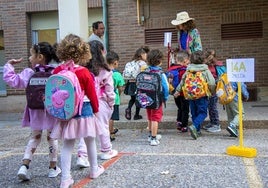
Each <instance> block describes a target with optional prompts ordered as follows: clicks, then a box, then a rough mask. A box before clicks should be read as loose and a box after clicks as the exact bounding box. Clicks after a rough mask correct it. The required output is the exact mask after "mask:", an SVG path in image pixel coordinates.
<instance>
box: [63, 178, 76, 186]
mask: <svg viewBox="0 0 268 188" xmlns="http://www.w3.org/2000/svg"><path fill="white" fill-rule="evenodd" d="M73 184H74V180H73V178H71V177H70V178H68V179H67V180H62V181H61V182H60V188H69V187H71V186H72V185H73Z"/></svg>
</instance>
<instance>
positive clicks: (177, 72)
mask: <svg viewBox="0 0 268 188" xmlns="http://www.w3.org/2000/svg"><path fill="white" fill-rule="evenodd" d="M182 71H183V72H182ZM185 71H186V67H181V66H171V67H170V68H169V69H168V70H167V72H166V76H167V78H170V77H171V78H172V86H173V87H174V88H176V87H177V86H178V85H179V83H180V82H181V77H182V73H184V72H185Z"/></svg>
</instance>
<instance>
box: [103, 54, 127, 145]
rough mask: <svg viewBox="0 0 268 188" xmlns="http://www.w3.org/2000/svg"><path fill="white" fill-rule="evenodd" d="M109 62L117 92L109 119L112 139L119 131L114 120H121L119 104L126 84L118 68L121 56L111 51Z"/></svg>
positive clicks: (112, 139) (107, 58)
mask: <svg viewBox="0 0 268 188" xmlns="http://www.w3.org/2000/svg"><path fill="white" fill-rule="evenodd" d="M106 60H107V63H108V65H109V67H110V69H111V70H113V80H114V92H115V95H116V96H115V104H114V111H113V114H112V117H111V119H110V121H109V129H110V139H111V141H114V140H115V134H116V133H117V132H118V129H117V128H115V129H114V120H119V105H120V95H121V93H122V91H123V86H124V85H125V81H124V78H123V76H122V74H121V73H120V72H118V71H117V70H116V69H117V68H118V64H119V56H118V54H117V53H115V52H113V51H110V52H108V53H107V55H106Z"/></svg>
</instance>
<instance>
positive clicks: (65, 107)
mask: <svg viewBox="0 0 268 188" xmlns="http://www.w3.org/2000/svg"><path fill="white" fill-rule="evenodd" d="M61 66H63V70H61V71H60V72H58V73H57V74H53V75H52V76H50V77H49V79H48V80H47V84H46V91H45V108H46V110H47V112H48V113H49V114H50V115H52V116H53V117H55V118H58V119H60V120H69V119H71V118H72V117H74V116H75V115H77V114H81V110H82V106H83V98H84V91H82V89H81V86H80V83H79V80H78V78H77V76H76V74H75V71H77V70H78V69H82V68H83V67H81V66H75V65H74V62H73V61H70V64H68V66H67V65H65V64H63V65H61Z"/></svg>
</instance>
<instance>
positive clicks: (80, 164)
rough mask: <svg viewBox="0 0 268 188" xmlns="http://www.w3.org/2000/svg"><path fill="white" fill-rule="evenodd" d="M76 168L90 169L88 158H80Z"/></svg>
mask: <svg viewBox="0 0 268 188" xmlns="http://www.w3.org/2000/svg"><path fill="white" fill-rule="evenodd" d="M76 166H77V167H79V168H88V167H89V166H90V164H89V162H88V158H87V157H84V156H78V157H77V161H76Z"/></svg>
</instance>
